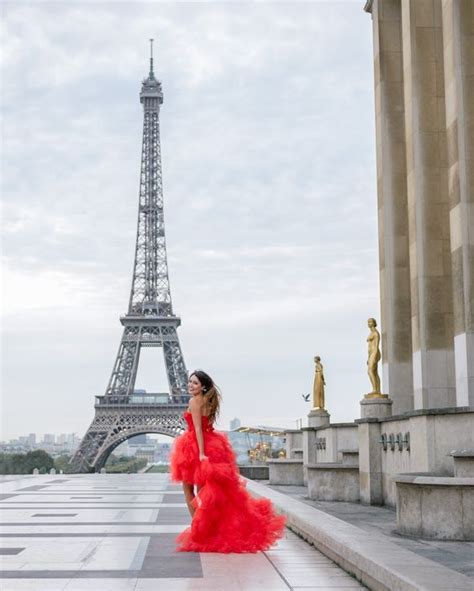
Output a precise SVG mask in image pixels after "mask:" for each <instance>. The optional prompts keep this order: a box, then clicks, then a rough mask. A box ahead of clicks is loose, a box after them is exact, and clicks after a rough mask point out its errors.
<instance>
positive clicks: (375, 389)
mask: <svg viewBox="0 0 474 591" xmlns="http://www.w3.org/2000/svg"><path fill="white" fill-rule="evenodd" d="M367 326H368V327H369V329H370V333H369V336H368V337H367V343H368V349H369V357H368V359H367V373H368V374H369V379H370V383H371V384H372V392H370V393H369V394H367V395H366V397H368V398H387V395H386V394H382V392H381V390H380V376H379V373H378V369H377V366H378V363H379V361H380V358H381V354H380V333H379V331H378V330H377V321H376V320H375V318H369V319H368V321H367Z"/></svg>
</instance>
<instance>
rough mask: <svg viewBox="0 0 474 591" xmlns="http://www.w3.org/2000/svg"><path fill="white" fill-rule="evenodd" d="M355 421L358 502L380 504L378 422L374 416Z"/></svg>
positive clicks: (380, 468)
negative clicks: (357, 444)
mask: <svg viewBox="0 0 474 591" xmlns="http://www.w3.org/2000/svg"><path fill="white" fill-rule="evenodd" d="M356 423H358V424H359V429H358V431H359V484H360V502H361V503H364V504H367V505H382V504H383V488H382V451H381V447H380V422H379V421H378V419H376V418H372V419H371V418H367V419H360V420H358V421H356Z"/></svg>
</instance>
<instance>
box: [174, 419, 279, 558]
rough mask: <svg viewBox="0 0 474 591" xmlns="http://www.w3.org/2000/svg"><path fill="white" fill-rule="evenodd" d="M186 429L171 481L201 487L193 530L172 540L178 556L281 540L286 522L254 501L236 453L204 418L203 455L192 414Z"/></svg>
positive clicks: (252, 548) (253, 548)
mask: <svg viewBox="0 0 474 591" xmlns="http://www.w3.org/2000/svg"><path fill="white" fill-rule="evenodd" d="M184 418H185V420H186V422H187V424H188V429H187V431H185V432H184V433H183V435H180V436H179V437H178V438H177V439H175V441H174V444H173V448H172V451H171V459H170V463H171V479H172V480H173V481H174V482H187V483H190V484H196V485H199V486H202V488H201V489H200V491H199V493H198V494H197V495H196V497H195V498H194V500H193V507H194V508H195V513H194V516H193V520H192V523H191V526H190V527H188V528H187V529H186V530H184V531H183V532H182V533H180V534H179V535H178V537H177V539H176V541H177V550H178V551H181V552H226V553H227V552H258V551H260V550H267V549H268V548H270V546H272V545H273V544H274V543H275V542H276V541H277V540H278V539H279V538H280V537H281V536H282V535H283V530H284V527H285V522H286V517H284V516H282V515H277V514H276V513H275V512H274V510H273V506H272V503H271V501H270V500H269V499H265V498H263V499H256V498H254V497H252V496H251V495H250V494H249V493H248V491H247V489H246V483H245V480H244V479H243V478H241V477H240V475H239V469H238V467H237V464H236V461H235V454H234V451H233V449H232V447H231V444H230V442H229V440H228V439H227V437H226V435H225V434H223V433H219V432H218V431H214V427H213V426H212V423H211V422H210V421H209V419H208V417H205V416H203V417H202V431H203V438H204V451H205V454H206V456H207V457H208V458H209V459H208V460H203V461H202V462H201V461H200V460H199V449H198V444H197V439H196V433H195V430H194V424H193V420H192V417H191V413H190V412H188V411H185V413H184Z"/></svg>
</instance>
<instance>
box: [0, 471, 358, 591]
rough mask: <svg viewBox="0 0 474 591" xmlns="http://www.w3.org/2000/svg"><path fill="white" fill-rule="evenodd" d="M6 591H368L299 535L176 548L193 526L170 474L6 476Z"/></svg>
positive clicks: (2, 501) (2, 551) (1, 553)
mask: <svg viewBox="0 0 474 591" xmlns="http://www.w3.org/2000/svg"><path fill="white" fill-rule="evenodd" d="M0 506H1V507H2V512H1V539H0V560H1V564H2V572H1V575H2V580H1V581H0V587H1V589H2V591H10V590H11V591H16V590H20V589H25V590H26V589H28V590H32V591H57V590H58V591H59V590H62V589H66V590H68V591H71V590H74V589H76V590H85V589H89V590H94V591H109V590H110V591H112V590H113V591H115V590H127V591H129V590H130V591H132V590H135V591H139V590H143V591H146V590H150V591H151V590H153V591H156V590H160V591H168V590H169V591H172V590H182V589H189V590H193V589H199V590H204V589H206V590H207V589H225V590H226V591H234V590H249V591H252V590H254V589H255V590H257V589H258V590H262V591H263V590H272V591H273V590H275V591H278V590H285V589H286V590H287V589H294V590H301V591H303V590H305V591H310V590H311V589H315V590H316V589H317V590H318V591H321V590H323V589H327V590H331V591H335V590H338V589H339V590H342V589H345V590H347V589H363V588H364V587H363V586H362V585H360V584H359V583H358V582H357V581H356V580H355V579H354V578H352V577H351V576H349V575H348V574H347V573H345V572H344V571H343V570H341V569H340V568H339V567H338V566H336V565H335V564H334V563H333V562H332V561H331V560H329V559H328V558H326V557H325V556H324V555H322V554H321V553H320V552H318V551H317V550H315V548H314V547H312V546H310V545H309V544H307V543H306V542H304V541H303V540H301V539H300V538H298V537H297V536H296V535H295V534H294V533H292V532H290V531H289V530H287V531H286V534H285V537H284V539H282V540H281V541H280V542H279V543H278V544H277V545H275V546H274V548H272V549H271V550H270V551H268V552H262V553H258V554H212V553H210V554H199V553H178V552H176V551H175V544H174V539H175V537H176V534H177V533H178V532H180V531H181V530H182V529H183V528H185V527H186V526H187V525H188V524H189V521H190V519H189V516H188V513H187V508H186V505H185V503H184V497H183V494H182V492H181V488H180V487H179V486H177V485H175V484H171V483H170V482H169V478H168V476H167V475H166V474H126V475H112V474H110V475H109V474H90V475H56V476H49V475H45V476H4V477H2V492H1V494H0Z"/></svg>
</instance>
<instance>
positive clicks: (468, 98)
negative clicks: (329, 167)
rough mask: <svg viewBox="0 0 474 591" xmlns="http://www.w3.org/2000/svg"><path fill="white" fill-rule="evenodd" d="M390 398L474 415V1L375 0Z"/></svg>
mask: <svg viewBox="0 0 474 591" xmlns="http://www.w3.org/2000/svg"><path fill="white" fill-rule="evenodd" d="M365 10H366V11H367V12H370V13H371V15H372V22H373V42H374V80H375V105H376V133H377V140H376V143H377V184H378V216H379V248H380V290H381V308H382V319H381V320H382V322H381V324H382V353H383V360H382V361H383V379H384V389H385V391H386V392H387V393H388V394H389V395H390V397H391V398H392V399H393V414H400V413H403V412H407V411H410V410H416V409H430V408H444V407H454V406H457V407H463V406H474V204H473V199H474V197H473V194H474V191H473V188H474V180H473V178H474V2H473V1H472V0H416V1H414V0H368V1H367V2H366V5H365Z"/></svg>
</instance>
